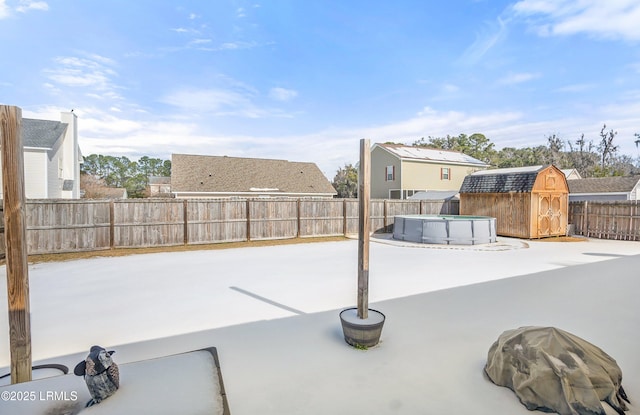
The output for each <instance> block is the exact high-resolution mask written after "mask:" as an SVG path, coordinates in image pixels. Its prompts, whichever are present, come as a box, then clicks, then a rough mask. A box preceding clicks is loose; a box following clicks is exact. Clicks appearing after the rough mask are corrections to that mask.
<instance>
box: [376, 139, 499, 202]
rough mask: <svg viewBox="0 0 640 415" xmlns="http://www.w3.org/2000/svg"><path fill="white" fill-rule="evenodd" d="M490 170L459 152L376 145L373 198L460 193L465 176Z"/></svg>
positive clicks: (485, 164)
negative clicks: (444, 192) (439, 192)
mask: <svg viewBox="0 0 640 415" xmlns="http://www.w3.org/2000/svg"><path fill="white" fill-rule="evenodd" d="M488 167H489V165H488V164H487V163H485V162H483V161H481V160H478V159H476V158H473V157H471V156H468V155H466V154H464V153H460V152H459V151H448V150H442V149H437V148H426V147H411V146H405V145H401V144H379V143H376V144H374V145H373V146H372V147H371V197H372V198H376V199H407V198H409V197H410V196H413V195H414V194H416V193H418V192H425V191H434V190H435V191H442V190H445V191H454V190H455V192H456V193H457V191H458V189H460V185H461V184H462V181H463V180H464V178H465V176H467V175H469V174H471V173H473V172H475V171H478V170H484V169H486V168H488Z"/></svg>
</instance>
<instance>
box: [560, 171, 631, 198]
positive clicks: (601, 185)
mask: <svg viewBox="0 0 640 415" xmlns="http://www.w3.org/2000/svg"><path fill="white" fill-rule="evenodd" d="M638 182H640V176H615V177H589V178H586V179H578V180H570V181H569V182H568V184H569V201H570V202H574V201H582V200H600V201H614V200H639V199H640V189H639V188H638V187H639V185H638Z"/></svg>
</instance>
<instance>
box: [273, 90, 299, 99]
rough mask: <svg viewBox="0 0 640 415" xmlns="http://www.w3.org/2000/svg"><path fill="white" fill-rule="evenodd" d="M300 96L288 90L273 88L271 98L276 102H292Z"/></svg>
mask: <svg viewBox="0 0 640 415" xmlns="http://www.w3.org/2000/svg"><path fill="white" fill-rule="evenodd" d="M297 96H298V91H294V90H293V89H286V88H271V90H270V91H269V97H270V98H272V99H275V100H276V101H283V102H284V101H290V100H292V99H293V98H295V97H297Z"/></svg>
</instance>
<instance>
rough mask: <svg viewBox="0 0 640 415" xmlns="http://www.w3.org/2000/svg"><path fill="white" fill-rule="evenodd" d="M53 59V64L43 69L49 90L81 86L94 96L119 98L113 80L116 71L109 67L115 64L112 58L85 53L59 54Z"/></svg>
mask: <svg viewBox="0 0 640 415" xmlns="http://www.w3.org/2000/svg"><path fill="white" fill-rule="evenodd" d="M53 61H54V66H53V67H52V68H48V69H45V70H44V73H45V74H46V76H47V78H48V79H49V80H50V81H51V82H49V83H47V84H45V86H47V88H48V89H49V90H50V91H56V90H57V91H59V90H61V89H66V88H82V89H84V90H85V91H86V93H87V94H88V95H90V96H92V97H94V98H100V99H105V98H108V99H120V95H119V94H118V93H117V89H118V87H117V86H116V85H115V84H114V82H113V78H115V77H117V72H116V71H115V70H113V69H112V68H111V67H112V66H114V65H115V62H114V61H113V60H112V59H110V58H107V57H104V56H100V55H96V54H86V55H85V56H84V57H77V56H59V57H57V58H55V59H54V60H53Z"/></svg>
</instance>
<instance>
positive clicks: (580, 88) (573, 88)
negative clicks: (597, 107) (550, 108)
mask: <svg viewBox="0 0 640 415" xmlns="http://www.w3.org/2000/svg"><path fill="white" fill-rule="evenodd" d="M594 87H595V85H594V84H573V85H565V86H563V87H560V88H558V89H556V92H584V91H588V90H590V89H593V88H594Z"/></svg>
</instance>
